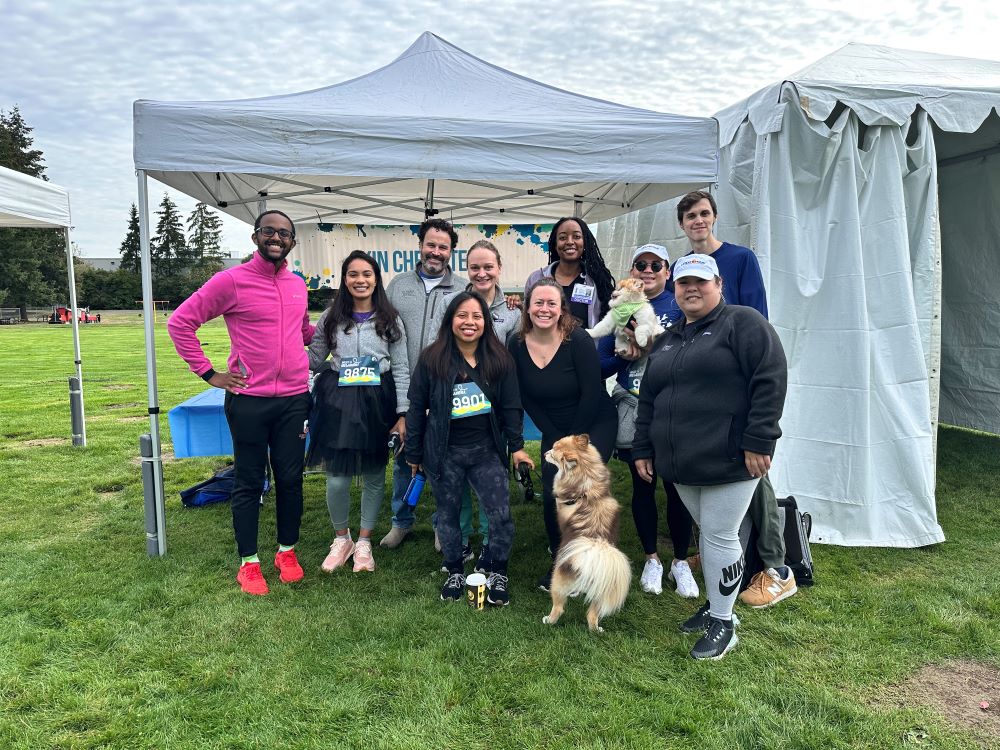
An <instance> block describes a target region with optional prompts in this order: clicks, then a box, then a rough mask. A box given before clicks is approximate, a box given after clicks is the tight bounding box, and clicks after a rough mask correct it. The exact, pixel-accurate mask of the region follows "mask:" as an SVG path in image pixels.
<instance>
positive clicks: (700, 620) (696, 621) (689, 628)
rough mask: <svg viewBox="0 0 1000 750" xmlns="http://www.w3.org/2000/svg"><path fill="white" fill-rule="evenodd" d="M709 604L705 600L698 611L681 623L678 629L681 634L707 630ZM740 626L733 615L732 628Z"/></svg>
mask: <svg viewBox="0 0 1000 750" xmlns="http://www.w3.org/2000/svg"><path fill="white" fill-rule="evenodd" d="M709 609H710V606H709V603H708V601H707V600H706V602H705V603H704V604H702V605H701V607H699V608H698V611H697V612H695V613H694V614H693V615H691V616H690V617H689V618H688V619H686V620H685V621H684V622H682V623H681V626H680V629H681V632H682V633H704V632H705V631H706V630H708V626H709V625H710V624H711V622H712V615H711V614H709ZM739 624H740V618H739V617H737V616H736V613H733V626H734V627H735V626H736V625H739Z"/></svg>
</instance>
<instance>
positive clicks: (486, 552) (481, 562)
mask: <svg viewBox="0 0 1000 750" xmlns="http://www.w3.org/2000/svg"><path fill="white" fill-rule="evenodd" d="M492 564H493V559H492V558H491V557H490V545H488V544H484V545H483V548H482V549H481V550H479V559H478V560H476V567H475V570H474V571H473V572H475V573H489V572H490V567H491V566H492Z"/></svg>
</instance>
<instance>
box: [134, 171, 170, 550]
mask: <svg viewBox="0 0 1000 750" xmlns="http://www.w3.org/2000/svg"><path fill="white" fill-rule="evenodd" d="M136 177H137V180H138V187H139V260H140V267H141V274H142V325H143V328H144V330H145V338H146V391H147V395H148V399H149V442H150V450H149V451H148V452H149V454H150V455H149V456H145V455H144V456H142V462H143V464H144V465H147V466H149V467H150V471H148V472H143V480H144V481H148V483H150V484H152V487H148V486H147V487H144V490H145V494H147V495H151V497H152V501H153V502H152V506H153V513H154V519H155V526H156V531H155V534H154V533H152V532H150V531H147V532H146V548H147V551H148V553H149V554H150V555H151V556H152V555H154V554H155V555H159V556H160V557H162V556H163V555H165V554H167V529H166V517H167V513H166V502H165V499H164V495H163V456H162V455H161V453H160V404H159V391H158V390H157V385H156V328H155V323H156V310H155V307H154V305H153V267H152V266H153V263H152V258H151V256H150V252H149V192H148V189H147V185H146V171H145V170H143V169H140V170H137V171H136ZM141 442H142V438H140V443H141ZM144 452H145V451H144ZM149 520H151V519H147V522H148V521H149ZM147 527H148V526H147ZM154 541H155V543H154Z"/></svg>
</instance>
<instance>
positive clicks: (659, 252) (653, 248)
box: [632, 244, 670, 263]
mask: <svg viewBox="0 0 1000 750" xmlns="http://www.w3.org/2000/svg"><path fill="white" fill-rule="evenodd" d="M646 253H652V254H653V255H655V256H656V257H657V258H659V259H660V260H665V261H666V262H667V263H669V262H670V256H669V255H667V248H665V247H664V246H663V245H653V244H648V245H642V246H641V247H637V248H636V249H635V252H634V253H632V262H633V263H635V261H636V259H637V258H638V257H639V256H640V255H645V254H646Z"/></svg>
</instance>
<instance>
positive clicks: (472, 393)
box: [451, 382, 493, 419]
mask: <svg viewBox="0 0 1000 750" xmlns="http://www.w3.org/2000/svg"><path fill="white" fill-rule="evenodd" d="M492 410H493V404H491V403H490V400H489V399H488V398H486V394H485V393H483V389H482V388H480V387H479V386H478V385H476V384H475V383H473V382H468V383H455V387H454V388H452V391H451V418H452V419H465V417H475V416H478V415H480V414H489V413H490V412H491V411H492Z"/></svg>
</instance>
